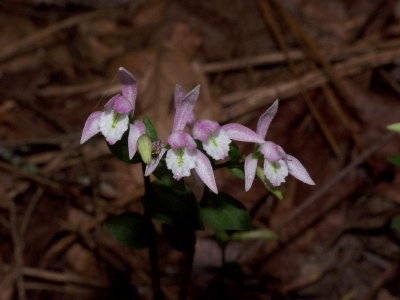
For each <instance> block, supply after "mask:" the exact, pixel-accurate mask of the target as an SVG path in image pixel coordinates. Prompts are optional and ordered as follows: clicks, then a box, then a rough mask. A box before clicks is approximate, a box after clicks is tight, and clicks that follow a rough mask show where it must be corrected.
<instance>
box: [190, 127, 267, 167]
mask: <svg viewBox="0 0 400 300" xmlns="http://www.w3.org/2000/svg"><path fill="white" fill-rule="evenodd" d="M193 137H194V138H195V139H197V140H200V141H202V143H203V148H204V150H205V151H206V152H207V154H208V155H210V156H211V157H212V158H213V159H215V160H218V159H224V158H226V157H227V156H228V152H229V145H230V143H231V141H232V140H234V141H239V142H250V143H262V142H264V141H263V139H261V138H260V137H259V136H258V134H257V133H255V132H254V131H253V130H251V129H249V128H247V127H246V126H243V125H240V124H236V123H231V124H226V125H222V126H220V125H219V124H218V123H217V122H214V121H210V120H202V121H198V122H196V123H195V124H194V126H193Z"/></svg>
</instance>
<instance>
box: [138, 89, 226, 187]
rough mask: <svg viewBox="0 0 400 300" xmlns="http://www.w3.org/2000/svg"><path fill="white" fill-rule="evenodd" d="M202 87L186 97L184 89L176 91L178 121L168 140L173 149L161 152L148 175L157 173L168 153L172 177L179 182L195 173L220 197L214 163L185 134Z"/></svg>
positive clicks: (147, 171)
mask: <svg viewBox="0 0 400 300" xmlns="http://www.w3.org/2000/svg"><path fill="white" fill-rule="evenodd" d="M199 93H200V86H196V87H195V88H194V89H193V90H192V91H190V92H189V93H188V94H186V95H185V93H184V91H183V89H182V88H181V87H180V86H177V87H176V89H175V110H176V111H175V117H174V123H173V127H172V133H171V134H170V136H169V137H168V144H169V145H170V147H171V148H170V149H168V150H167V151H163V152H160V154H159V155H158V157H157V158H155V159H154V160H153V161H152V162H151V163H150V165H149V166H147V169H146V173H145V174H146V175H150V174H151V172H152V171H154V170H155V168H156V167H157V165H158V163H159V161H160V160H161V158H162V156H163V155H164V153H165V152H166V153H167V154H166V159H165V161H166V164H167V168H168V169H170V170H171V171H172V174H173V177H174V178H175V179H176V180H180V179H181V178H183V177H188V176H191V174H192V172H195V173H196V176H195V178H197V176H198V178H199V179H200V180H201V181H202V182H203V183H204V184H205V185H206V186H207V187H208V188H209V189H210V190H211V191H213V192H214V193H218V189H217V185H216V182H215V177H214V171H213V168H212V166H211V162H210V160H209V159H208V157H207V156H206V155H204V154H203V153H202V152H201V151H200V150H199V149H197V144H196V142H195V141H194V139H193V137H192V136H191V135H190V134H189V133H188V132H186V131H185V127H186V126H187V125H188V123H189V122H193V121H194V115H193V108H194V106H195V104H196V101H197V99H198V97H199Z"/></svg>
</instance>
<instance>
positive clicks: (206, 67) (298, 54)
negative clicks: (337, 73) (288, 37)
mask: <svg viewBox="0 0 400 300" xmlns="http://www.w3.org/2000/svg"><path fill="white" fill-rule="evenodd" d="M399 45H400V39H392V40H388V41H382V42H379V43H375V44H372V45H371V44H370V43H369V42H368V41H367V42H363V41H361V42H360V43H358V44H357V45H355V46H350V47H343V48H340V49H334V50H327V56H328V58H329V60H330V61H338V60H343V59H348V58H349V57H351V56H355V55H360V54H365V53H368V52H375V51H378V50H382V49H388V48H396V47H398V46H399ZM288 55H289V58H290V59H291V60H292V61H298V60H302V59H304V58H305V55H304V52H303V51H302V50H301V49H290V50H289V52H288ZM285 61H286V57H285V54H284V53H283V52H273V53H270V52H268V53H266V54H260V55H254V56H248V57H241V58H236V59H232V60H224V61H216V62H209V63H204V64H202V65H201V68H202V70H203V71H204V72H206V73H218V72H226V71H234V70H238V69H244V68H248V67H255V66H267V65H273V64H280V63H283V62H285Z"/></svg>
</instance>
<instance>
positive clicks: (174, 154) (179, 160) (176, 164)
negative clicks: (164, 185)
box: [165, 148, 196, 180]
mask: <svg viewBox="0 0 400 300" xmlns="http://www.w3.org/2000/svg"><path fill="white" fill-rule="evenodd" d="M165 161H166V163H167V168H168V169H170V170H171V171H172V174H173V175H174V178H175V179H176V180H180V179H181V178H182V177H186V176H190V170H191V169H193V168H194V167H196V156H195V155H194V151H192V150H189V149H187V148H178V149H169V150H168V152H167V156H166V159H165Z"/></svg>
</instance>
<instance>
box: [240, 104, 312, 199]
mask: <svg viewBox="0 0 400 300" xmlns="http://www.w3.org/2000/svg"><path fill="white" fill-rule="evenodd" d="M278 105H279V102H278V100H276V101H275V102H274V103H273V104H272V105H271V107H270V108H268V109H267V111H266V112H265V113H264V114H262V115H261V117H260V118H259V120H258V123H257V134H258V135H259V137H260V138H262V139H265V136H266V135H267V132H268V128H269V125H270V124H271V122H272V119H273V118H274V116H275V114H276V112H277V111H278ZM259 144H260V145H259V148H258V151H259V152H260V154H261V155H262V156H263V157H264V173H265V176H266V178H267V179H268V181H269V182H271V184H272V185H273V186H279V185H280V184H281V183H283V182H285V178H286V176H287V175H288V174H291V175H292V176H294V177H295V178H297V179H298V180H300V181H302V182H304V183H307V184H310V185H315V183H314V181H313V180H312V179H311V177H310V175H309V174H308V172H307V170H306V169H305V168H304V166H303V165H302V164H301V162H300V161H299V160H298V159H297V158H295V157H294V156H291V155H289V154H286V153H285V151H284V150H283V149H282V147H281V146H279V145H277V144H275V143H273V142H270V141H264V140H263V142H262V143H259ZM258 157H259V155H257V153H251V154H249V155H248V156H247V157H246V160H245V164H244V170H245V189H246V191H248V190H249V189H250V188H251V186H252V184H253V181H254V178H255V174H256V169H257V161H258Z"/></svg>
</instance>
